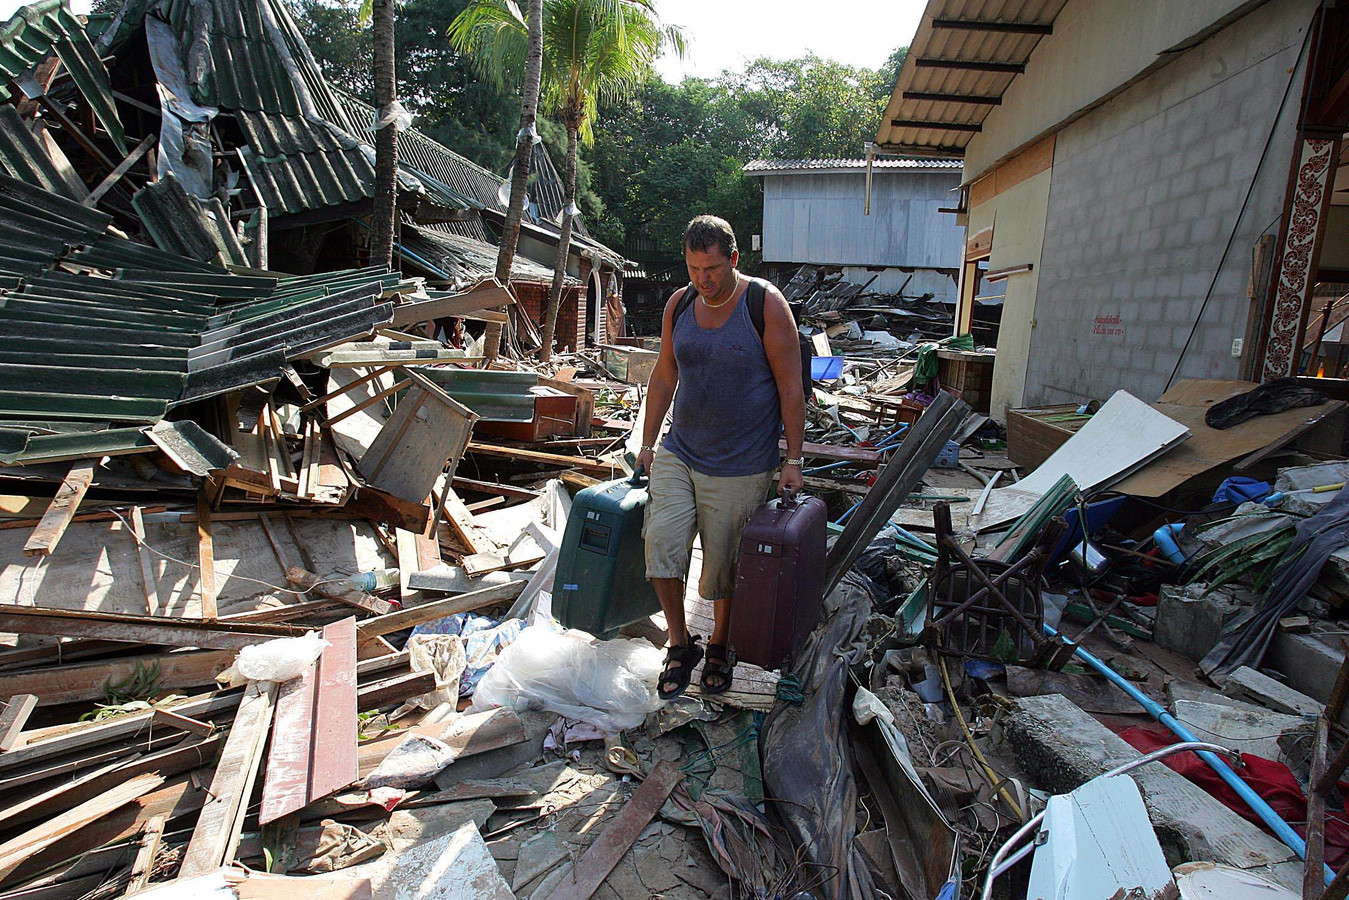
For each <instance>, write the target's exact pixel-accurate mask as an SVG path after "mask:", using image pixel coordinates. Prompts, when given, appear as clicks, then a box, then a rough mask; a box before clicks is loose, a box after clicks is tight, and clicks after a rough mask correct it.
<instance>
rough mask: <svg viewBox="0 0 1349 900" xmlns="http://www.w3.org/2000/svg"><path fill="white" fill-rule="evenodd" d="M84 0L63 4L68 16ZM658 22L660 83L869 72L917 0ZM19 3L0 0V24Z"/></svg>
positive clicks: (906, 25)
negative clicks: (766, 61) (679, 41)
mask: <svg viewBox="0 0 1349 900" xmlns="http://www.w3.org/2000/svg"><path fill="white" fill-rule="evenodd" d="M89 2H90V0H70V5H71V8H72V9H73V10H74V11H75V12H76V13H85V12H88V11H89ZM655 2H656V9H657V10H658V11H659V13H660V16H661V18H662V19H663V20H664V21H665V22H667V23H670V24H673V25H682V26H684V29H685V34H686V35H687V42H688V52H687V54H686V56H685V58H684V59H683V60H680V59H678V58H676V57H674V56H673V55H672V54H666V56H665V57H663V58H662V59H661V60H660V61H659V62H658V63H657V66H656V68H657V69H658V70H659V71H660V74H661V77H663V78H664V79H665V80H666V81H670V82H678V81H679V80H681V79H682V78H684V77H685V76H690V75H692V76H697V77H702V78H711V77H713V76H715V75H719V74H720V73H721V71H722V70H723V69H739V68H742V67H743V66H744V65H745V63H746V62H748V61H749V60H752V59H758V58H759V57H761V56H767V57H770V58H772V59H793V58H795V57H798V56H804V55H805V54H806V53H807V52H814V53H815V54H816V55H817V56H821V57H823V58H825V59H833V60H837V61H839V62H843V63H848V64H849V65H853V66H864V67H866V68H868V69H874V68H876V67H877V66H879V65H880V64H881V63H883V62H885V59H886V57H888V56H889V55H890V53H891V51H893V50H894V49H895V48H896V47H899V46H902V45H904V44H907V43H908V42H909V39H910V38H911V37H913V33H914V31H915V30H916V29H917V28H918V19H919V17H920V16H921V15H922V12H923V7H924V5H925V3H924V0H890V2H880V3H878V2H876V0H827V2H823V3H822V2H820V0H810V2H807V0H655ZM21 5H22V0H0V20H4V19H8V18H9V17H10V16H11V15H13V14H14V10H16V9H18V8H19V6H21Z"/></svg>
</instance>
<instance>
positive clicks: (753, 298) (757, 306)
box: [674, 278, 768, 340]
mask: <svg viewBox="0 0 1349 900" xmlns="http://www.w3.org/2000/svg"><path fill="white" fill-rule="evenodd" d="M765 283H766V282H765V281H764V280H763V279H762V278H751V279H750V280H749V287H747V288H746V289H745V301H746V302H747V303H748V304H749V318H750V321H751V322H753V323H754V330H755V331H757V332H759V339H760V340H763V333H764V312H763V310H764V303H765V301H766V299H767V296H768V292H767V289H766V288H765V287H764V284H765ZM697 299H698V289H697V288H695V287H694V286H693V282H691V281H690V282H689V286H688V287H686V288H684V294H683V296H682V297H680V298H679V302H678V303H677V304H675V311H674V320H675V321H676V322H678V321H679V317H680V316H682V315H684V313H685V312H686V311H687V310H688V308H689V307H690V306H692V305H693V301H694V300H697Z"/></svg>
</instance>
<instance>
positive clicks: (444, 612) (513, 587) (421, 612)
mask: <svg viewBox="0 0 1349 900" xmlns="http://www.w3.org/2000/svg"><path fill="white" fill-rule="evenodd" d="M524 588H525V585H524V582H522V581H511V582H508V583H506V584H499V585H494V586H492V587H488V588H483V589H481V590H477V591H470V592H469V593H467V594H459V595H458V596H455V597H447V598H445V599H444V600H436V601H434V602H432V603H423V604H422V605H421V606H414V607H412V608H411V609H400V610H398V611H397V612H391V613H388V614H386V615H382V616H376V617H375V618H373V619H366V620H365V621H363V622H361V623H359V624H358V625H357V629H358V632H359V634H360V637H361V638H362V639H365V638H371V637H375V636H378V635H382V634H392V633H393V632H395V631H402V630H403V629H405V628H412V627H414V626H416V625H421V624H422V623H423V622H434V621H435V620H436V619H443V618H445V617H446V616H452V615H455V614H456V613H461V612H473V611H474V610H478V609H482V608H483V607H484V606H490V605H491V604H493V603H505V602H507V601H508V600H514V599H515V598H516V597H518V596H519V595H520V592H521V591H522V590H524ZM2 624H3V619H2V618H0V625H2Z"/></svg>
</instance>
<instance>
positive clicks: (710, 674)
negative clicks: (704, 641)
mask: <svg viewBox="0 0 1349 900" xmlns="http://www.w3.org/2000/svg"><path fill="white" fill-rule="evenodd" d="M736 662H737V660H736V658H735V651H734V650H732V649H731V648H730V647H727V646H726V645H725V644H708V645H707V659H706V660H705V661H704V662H703V682H702V687H703V694H704V696H715V695H717V694H724V693H726V691H727V690H729V689H730V687H731V677H732V673H733V672H735V664H736ZM708 678H715V679H720V680H719V681H717V682H716V683H714V684H708V683H707V682H708Z"/></svg>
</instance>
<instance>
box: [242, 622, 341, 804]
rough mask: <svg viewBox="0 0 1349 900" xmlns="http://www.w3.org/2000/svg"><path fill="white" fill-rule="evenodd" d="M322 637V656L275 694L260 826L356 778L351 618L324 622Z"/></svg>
mask: <svg viewBox="0 0 1349 900" xmlns="http://www.w3.org/2000/svg"><path fill="white" fill-rule="evenodd" d="M323 639H324V640H326V641H328V643H329V646H328V647H326V648H325V649H324V651H323V655H321V656H320V657H319V658H318V660H316V661H315V662H314V664H313V665H312V666H310V667H309V669H307V670H306V671H305V673H304V675H303V676H301V677H300V678H295V679H292V680H291V681H289V682H287V683H286V684H284V685H282V687H281V690H280V694H279V696H278V698H277V704H276V721H275V726H274V727H275V736H274V737H273V738H272V747H271V752H270V753H269V754H268V756H267V776H266V781H265V783H264V787H263V792H262V811H261V812H260V813H259V819H258V821H259V824H261V825H266V824H268V823H270V822H274V821H276V820H277V819H281V818H283V817H285V816H287V815H289V814H290V813H293V812H296V811H298V810H300V809H301V808H303V807H305V806H307V805H308V804H310V803H312V802H313V801H315V800H318V799H320V798H322V797H326V796H327V795H329V794H331V793H333V792H335V791H338V790H341V789H342V788H344V787H346V786H347V785H349V784H351V783H352V782H353V781H355V780H356V777H357V769H356V741H357V734H356V706H357V701H356V671H357V667H356V620H355V619H354V618H348V619H343V620H342V621H341V622H334V623H333V624H331V625H328V626H327V627H326V628H324V629H323Z"/></svg>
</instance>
